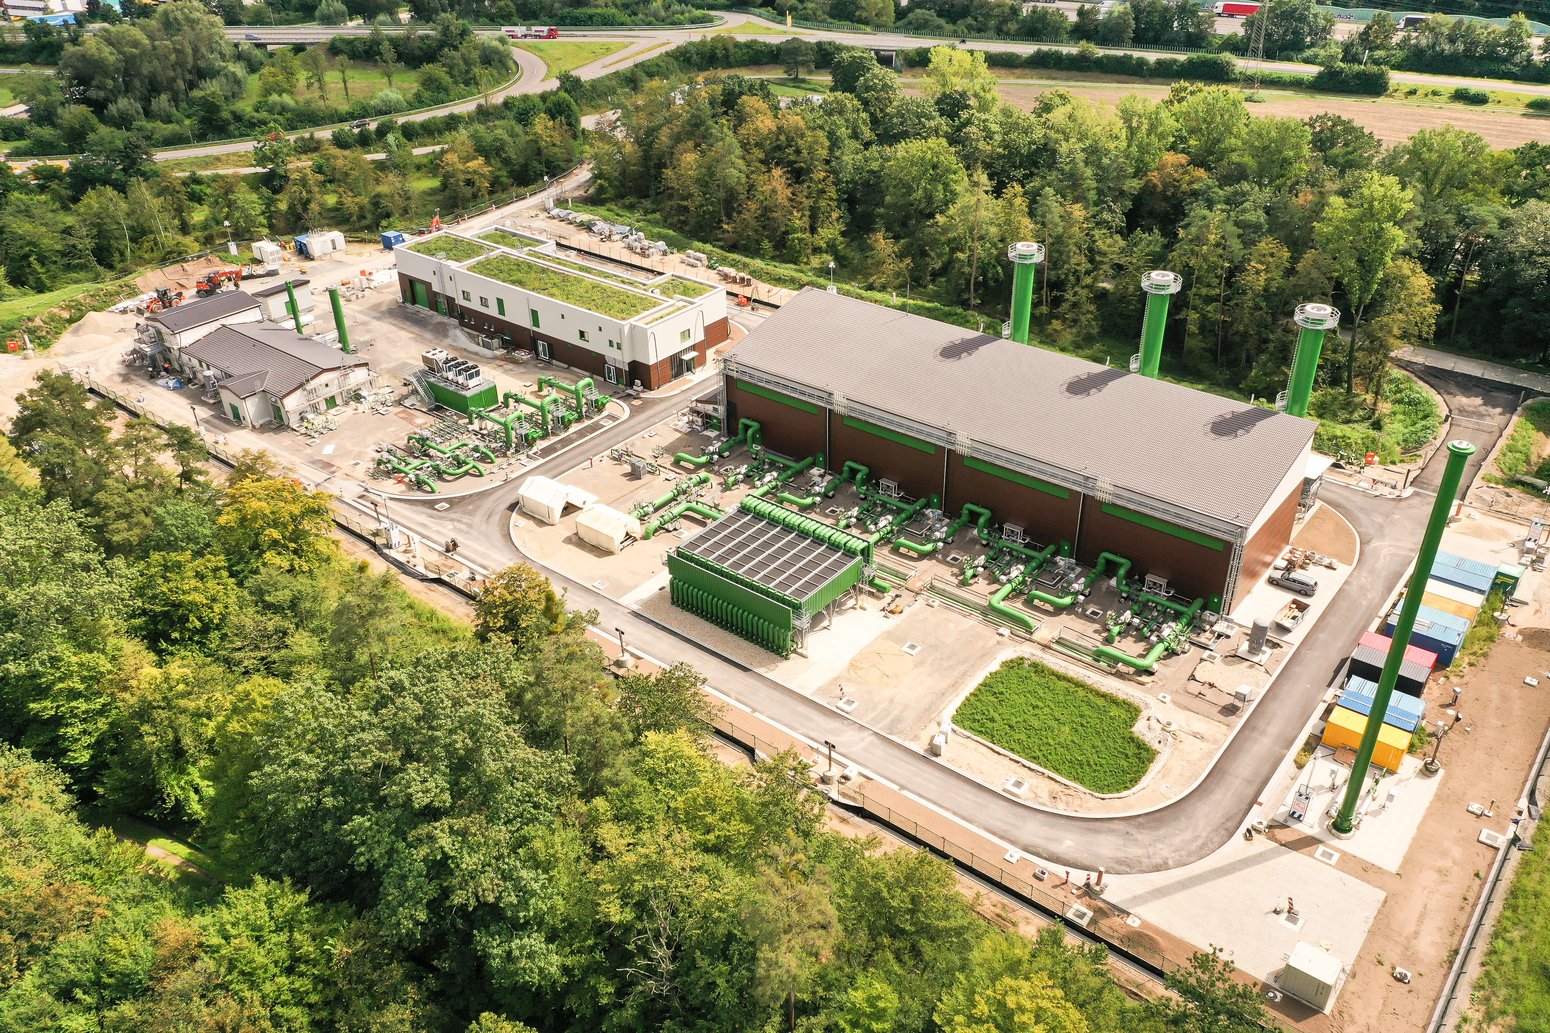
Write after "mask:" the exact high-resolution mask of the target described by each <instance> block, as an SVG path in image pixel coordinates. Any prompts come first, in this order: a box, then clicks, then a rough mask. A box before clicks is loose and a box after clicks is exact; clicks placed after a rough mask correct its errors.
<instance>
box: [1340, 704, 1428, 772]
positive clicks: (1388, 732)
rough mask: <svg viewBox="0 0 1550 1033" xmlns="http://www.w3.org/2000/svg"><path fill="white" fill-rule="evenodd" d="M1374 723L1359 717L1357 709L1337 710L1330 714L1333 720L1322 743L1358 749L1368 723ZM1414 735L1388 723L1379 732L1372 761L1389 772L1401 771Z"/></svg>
mask: <svg viewBox="0 0 1550 1033" xmlns="http://www.w3.org/2000/svg"><path fill="white" fill-rule="evenodd" d="M1369 720H1370V718H1369V716H1368V715H1366V714H1358V713H1357V712H1356V711H1354V710H1347V709H1346V708H1345V707H1336V708H1335V709H1334V710H1332V711H1330V713H1329V720H1328V721H1326V722H1324V736H1323V738H1322V740H1321V741H1322V742H1323V744H1324V745H1325V746H1329V747H1333V748H1334V749H1340V748H1342V747H1344V748H1346V749H1351V750H1354V749H1356V748H1358V747H1359V746H1361V744H1362V736H1363V735H1364V734H1365V733H1366V731H1367V722H1368V721H1369ZM1410 735H1411V733H1409V732H1406V731H1403V730H1401V729H1398V728H1395V727H1394V726H1393V725H1390V724H1385V725H1384V726H1383V727H1381V728H1379V729H1378V741H1377V743H1376V744H1374V746H1373V751H1372V762H1373V763H1374V764H1376V765H1378V767H1380V768H1383V769H1384V770H1385V771H1398V770H1399V765H1400V762H1401V761H1403V760H1404V759H1405V754H1406V753H1407V752H1409V750H1410Z"/></svg>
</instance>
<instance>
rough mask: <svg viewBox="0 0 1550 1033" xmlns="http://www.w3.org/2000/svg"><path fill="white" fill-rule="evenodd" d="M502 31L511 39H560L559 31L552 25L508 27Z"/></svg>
mask: <svg viewBox="0 0 1550 1033" xmlns="http://www.w3.org/2000/svg"><path fill="white" fill-rule="evenodd" d="M502 31H503V32H505V33H506V35H507V36H510V37H511V38H512V39H559V38H560V30H559V28H558V27H556V26H554V25H508V26H506V27H505V28H504V29H503V30H502Z"/></svg>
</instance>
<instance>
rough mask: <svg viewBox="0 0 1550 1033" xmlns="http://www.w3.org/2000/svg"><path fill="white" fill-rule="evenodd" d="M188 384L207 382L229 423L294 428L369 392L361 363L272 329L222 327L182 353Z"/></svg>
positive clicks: (367, 373) (354, 357) (366, 371)
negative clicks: (302, 419) (311, 416)
mask: <svg viewBox="0 0 1550 1033" xmlns="http://www.w3.org/2000/svg"><path fill="white" fill-rule="evenodd" d="M179 364H180V365H181V366H182V368H183V370H184V372H185V373H186V374H187V375H188V378H189V380H190V382H192V383H198V384H205V383H209V382H211V381H213V382H214V386H215V388H216V389H217V391H218V392H219V394H220V406H221V414H222V415H223V416H226V417H227V418H228V419H230V420H231V421H232V422H234V423H241V424H244V425H246V426H250V427H258V426H262V425H264V424H267V423H277V424H280V425H282V426H287V427H294V426H296V425H297V421H298V419H299V418H300V417H301V415H302V414H303V413H308V412H326V411H327V410H329V409H333V408H336V407H337V406H339V405H341V404H343V403H345V402H348V401H350V399H351V398H352V397H353V396H354V395H355V394H356V393H357V392H364V391H367V390H369V389H370V387H371V382H372V378H373V374H372V372H371V369H370V367H368V366H367V364H366V360H365V359H363V358H361V357H360V356H357V355H352V354H348V353H345V352H341V351H339V350H338V349H335V348H330V347H329V346H328V345H326V344H321V343H319V342H317V341H314V340H312V339H311V338H310V337H302V336H300V335H299V334H297V333H295V332H294V331H292V330H287V329H283V328H281V327H275V326H227V327H222V328H220V329H218V330H216V331H214V332H212V333H209V334H206V335H205V336H204V337H202V338H201V339H200V340H199V341H197V342H195V343H194V344H192V345H189V346H188V347H186V348H184V349H182V352H181V354H180V355H179Z"/></svg>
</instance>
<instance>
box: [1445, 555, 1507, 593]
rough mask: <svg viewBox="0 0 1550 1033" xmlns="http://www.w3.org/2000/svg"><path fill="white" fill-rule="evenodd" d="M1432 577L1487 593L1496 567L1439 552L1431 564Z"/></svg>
mask: <svg viewBox="0 0 1550 1033" xmlns="http://www.w3.org/2000/svg"><path fill="white" fill-rule="evenodd" d="M1432 579H1433V580H1434V581H1444V582H1447V583H1448V584H1450V585H1457V586H1458V587H1459V588H1467V589H1469V590H1470V591H1471V592H1479V593H1481V594H1482V595H1488V594H1489V593H1490V591H1491V585H1492V584H1493V583H1494V582H1495V581H1496V568H1495V567H1493V566H1491V565H1490V564H1489V563H1481V562H1480V561H1479V560H1471V559H1465V558H1464V557H1463V556H1455V555H1454V554H1453V553H1451V552H1439V553H1438V554H1437V562H1436V563H1433V564H1432Z"/></svg>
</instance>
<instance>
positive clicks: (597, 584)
mask: <svg viewBox="0 0 1550 1033" xmlns="http://www.w3.org/2000/svg"><path fill="white" fill-rule="evenodd" d="M607 587H608V582H607V581H606V580H603V579H599V580H597V581H594V582H592V588H593V589H594V590H595V591H598V592H601V591H602V590H603V589H605V588H607Z"/></svg>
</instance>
